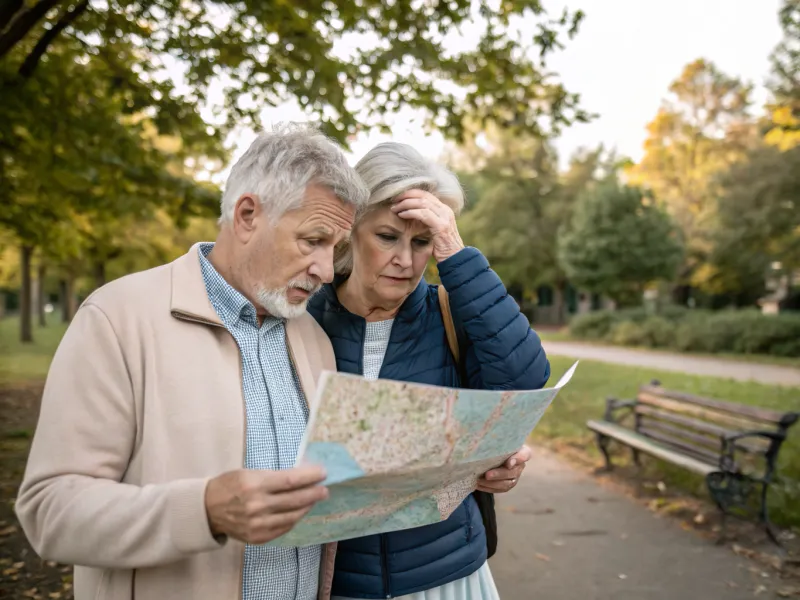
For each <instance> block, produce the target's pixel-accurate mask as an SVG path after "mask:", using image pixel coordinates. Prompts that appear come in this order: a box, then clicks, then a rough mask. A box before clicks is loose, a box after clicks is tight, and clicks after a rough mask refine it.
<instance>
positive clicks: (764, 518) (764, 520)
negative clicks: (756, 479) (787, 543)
mask: <svg viewBox="0 0 800 600" xmlns="http://www.w3.org/2000/svg"><path fill="white" fill-rule="evenodd" d="M768 487H769V486H768V484H766V483H762V484H761V510H760V511H759V515H758V516H759V519H760V520H761V524H762V525H763V526H764V531H765V532H766V534H767V537H768V538H769V539H770V541H771V542H772V543H773V544H775V545H776V546H778V547H779V548H783V544H782V543H781V542H780V540H779V539H778V534H777V533H775V528H774V527H773V525H772V523H771V522H770V520H769V511H768V509H767V490H768Z"/></svg>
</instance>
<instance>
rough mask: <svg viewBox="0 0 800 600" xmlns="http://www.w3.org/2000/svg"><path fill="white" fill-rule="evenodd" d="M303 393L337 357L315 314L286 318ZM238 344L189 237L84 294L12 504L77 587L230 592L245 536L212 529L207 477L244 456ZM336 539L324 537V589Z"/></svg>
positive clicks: (170, 594) (110, 596)
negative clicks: (186, 245)
mask: <svg viewBox="0 0 800 600" xmlns="http://www.w3.org/2000/svg"><path fill="white" fill-rule="evenodd" d="M286 336H287V340H288V346H289V351H290V356H291V357H292V361H293V363H294V365H295V368H296V370H297V374H298V377H299V379H300V383H301V387H302V388H303V391H304V392H305V396H306V398H307V399H313V398H314V393H315V388H316V382H317V379H318V377H319V374H320V373H321V372H322V370H324V369H327V370H335V369H336V363H335V360H334V356H333V349H332V348H331V345H330V341H329V340H328V338H327V337H326V336H325V334H324V333H323V331H322V329H321V328H320V327H319V326H318V325H317V323H316V322H315V321H314V319H313V318H312V317H310V316H309V315H304V316H303V317H300V318H298V319H294V320H291V321H289V322H288V324H287V327H286ZM245 424H246V422H245V409H244V396H243V391H242V374H241V364H240V354H239V349H238V347H237V345H236V342H235V341H234V339H233V337H232V336H231V335H230V334H229V333H228V331H227V330H226V329H225V328H224V326H223V325H222V322H221V321H220V320H219V317H218V316H217V314H216V312H215V311H214V308H213V307H212V306H211V304H210V302H209V300H208V296H207V295H206V289H205V284H204V282H203V278H202V273H201V271H200V261H199V258H198V254H197V246H194V247H193V248H192V249H191V250H190V251H189V253H188V254H186V255H184V256H183V257H181V258H179V259H177V260H176V261H175V262H173V263H171V264H168V265H164V266H162V267H158V268H155V269H151V270H149V271H145V272H142V273H137V274H134V275H129V276H127V277H124V278H122V279H119V280H117V281H114V282H112V283H110V284H108V285H106V286H104V287H103V288H101V289H99V290H98V291H97V292H95V293H94V294H92V295H91V296H90V297H89V298H88V299H87V300H86V301H85V302H84V304H83V305H82V306H81V308H80V310H79V311H78V312H77V314H76V315H75V319H74V321H73V322H72V324H71V325H70V327H69V329H68V330H67V333H66V335H65V336H64V339H63V340H62V342H61V344H60V345H59V347H58V350H57V352H56V354H55V357H54V358H53V363H52V366H51V367H50V372H49V374H48V377H47V383H46V385H45V390H44V397H43V398H42V408H41V414H40V417H39V423H38V426H37V428H36V433H35V436H34V439H33V445H32V448H31V453H30V458H29V460H28V465H27V468H26V472H25V477H24V480H23V482H22V486H21V488H20V491H19V497H18V499H17V503H16V511H17V515H18V517H19V520H20V523H21V524H22V527H23V529H24V531H25V534H26V535H27V536H28V539H29V540H30V542H31V544H32V545H33V547H34V549H35V550H36V552H37V553H39V554H40V555H41V556H42V557H43V558H45V559H48V560H54V561H58V562H61V563H66V564H74V565H83V566H76V567H75V598H76V600H99V599H102V600H133V599H137V600H141V599H146V600H186V599H188V598H191V599H193V600H235V599H237V598H240V597H241V578H242V565H243V557H244V545H243V544H242V543H240V542H238V541H235V540H232V539H231V540H223V541H221V542H218V541H217V540H215V539H214V538H213V537H212V536H211V533H210V531H209V526H208V522H207V518H206V512H205V488H206V483H207V481H208V480H209V479H210V478H211V477H214V476H216V475H219V474H220V473H223V472H225V471H229V470H233V469H240V468H242V467H243V465H244V453H245ZM335 551H336V546H335V544H330V545H328V546H326V547H325V548H324V550H323V560H322V567H321V569H320V571H321V572H320V594H319V598H320V599H327V598H329V597H330V588H331V581H332V577H333V561H334V555H335Z"/></svg>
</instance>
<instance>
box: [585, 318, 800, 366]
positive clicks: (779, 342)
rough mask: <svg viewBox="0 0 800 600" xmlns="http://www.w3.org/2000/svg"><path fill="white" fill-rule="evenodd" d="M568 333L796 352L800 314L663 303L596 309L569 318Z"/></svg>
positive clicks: (686, 346)
mask: <svg viewBox="0 0 800 600" xmlns="http://www.w3.org/2000/svg"><path fill="white" fill-rule="evenodd" d="M570 333H571V334H572V335H573V336H575V337H579V338H584V339H593V340H604V341H607V342H610V343H612V344H620V345H626V346H648V347H652V348H671V349H674V350H681V351H684V352H716V353H719V352H726V353H737V354H771V355H774V356H786V357H800V314H780V315H764V314H762V313H760V312H758V311H757V310H752V309H749V310H725V311H710V310H691V309H687V308H681V307H666V308H663V309H661V310H659V312H658V314H651V313H648V311H647V310H645V309H641V308H637V309H625V310H620V311H616V312H614V311H598V312H593V313H588V314H584V315H580V316H578V317H576V318H575V319H573V321H572V323H571V324H570Z"/></svg>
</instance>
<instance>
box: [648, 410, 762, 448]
mask: <svg viewBox="0 0 800 600" xmlns="http://www.w3.org/2000/svg"><path fill="white" fill-rule="evenodd" d="M634 410H635V412H636V413H637V414H639V415H641V417H642V418H643V419H644V418H645V417H646V418H647V420H648V421H651V422H654V423H655V422H661V421H667V422H669V423H674V424H675V425H682V426H683V427H687V428H689V431H687V430H685V429H682V428H681V427H670V426H667V425H666V424H664V423H660V424H659V427H658V428H659V429H664V430H665V431H668V432H670V433H675V434H678V435H683V436H686V437H687V438H688V439H691V440H693V441H695V442H698V443H703V442H707V443H708V445H710V446H711V447H712V448H716V449H718V450H721V448H722V442H721V438H723V437H725V436H726V435H730V434H733V433H736V432H737V430H733V429H726V428H724V427H720V426H719V425H715V424H713V423H707V422H705V421H698V420H697V419H690V418H689V417H684V416H681V415H676V414H674V413H670V412H666V411H663V410H659V409H657V408H654V407H652V406H647V405H637V406H636V408H635V409H634ZM650 426H651V427H653V426H654V425H650ZM692 430H693V431H697V432H701V433H705V434H708V436H711V437H706V436H702V435H697V434H695V433H693V432H692ZM760 439H762V438H759V439H753V440H749V439H748V440H737V441H736V447H737V448H739V449H741V450H744V451H745V452H749V453H751V454H760V453H763V452H764V451H765V450H766V448H767V445H768V442H767V441H766V440H764V441H759V440H760Z"/></svg>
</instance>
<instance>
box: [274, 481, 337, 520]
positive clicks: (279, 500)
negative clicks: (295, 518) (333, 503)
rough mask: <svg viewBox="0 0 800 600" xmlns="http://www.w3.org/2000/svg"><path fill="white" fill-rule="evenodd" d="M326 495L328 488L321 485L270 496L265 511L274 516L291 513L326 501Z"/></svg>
mask: <svg viewBox="0 0 800 600" xmlns="http://www.w3.org/2000/svg"><path fill="white" fill-rule="evenodd" d="M328 495H329V492H328V488H326V487H324V486H321V485H315V486H312V487H307V488H303V489H300V490H294V491H292V492H283V493H280V494H272V495H270V497H269V501H268V502H267V510H269V511H270V512H272V513H274V514H277V513H285V512H292V511H295V510H300V509H302V508H306V507H311V506H314V505H315V504H316V503H317V502H322V501H323V500H327V499H328Z"/></svg>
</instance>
